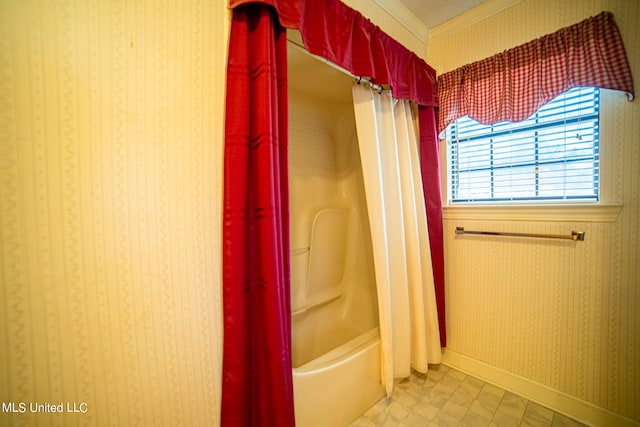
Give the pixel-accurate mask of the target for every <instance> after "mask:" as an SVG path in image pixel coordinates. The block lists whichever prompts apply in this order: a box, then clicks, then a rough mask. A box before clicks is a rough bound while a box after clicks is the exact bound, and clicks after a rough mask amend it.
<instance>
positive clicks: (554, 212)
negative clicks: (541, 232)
mask: <svg viewBox="0 0 640 427" xmlns="http://www.w3.org/2000/svg"><path fill="white" fill-rule="evenodd" d="M621 210H622V204H621V203H606V204H573V205H501V206H489V205H456V206H444V207H443V208H442V216H443V218H444V219H451V220H461V219H465V220H484V221H553V222H616V221H617V219H618V216H619V215H620V211H621Z"/></svg>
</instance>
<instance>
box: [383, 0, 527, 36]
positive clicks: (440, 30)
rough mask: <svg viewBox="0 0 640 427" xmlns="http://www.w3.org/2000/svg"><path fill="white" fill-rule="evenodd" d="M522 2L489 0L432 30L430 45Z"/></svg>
mask: <svg viewBox="0 0 640 427" xmlns="http://www.w3.org/2000/svg"><path fill="white" fill-rule="evenodd" d="M521 1H522V0H487V1H486V2H484V3H481V4H479V5H478V6H476V7H474V8H473V9H471V10H469V11H467V12H465V13H463V14H462V15H459V16H456V17H455V18H452V19H450V20H449V21H447V22H445V23H444V24H441V25H438V26H437V27H434V28H432V29H431V30H430V31H429V34H428V39H429V43H433V42H434V41H438V40H440V39H442V38H445V37H447V36H449V35H451V34H454V33H457V32H458V31H461V30H464V29H465V28H467V27H470V26H472V25H474V24H477V23H478V22H480V21H482V20H484V19H487V18H489V17H490V16H493V15H495V14H497V13H499V12H502V11H503V10H505V9H508V8H510V7H512V6H514V5H516V4H518V3H520V2H521ZM376 2H377V0H376Z"/></svg>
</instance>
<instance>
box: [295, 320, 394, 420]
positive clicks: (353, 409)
mask: <svg viewBox="0 0 640 427" xmlns="http://www.w3.org/2000/svg"><path fill="white" fill-rule="evenodd" d="M293 392H294V403H295V412H296V425H298V426H300V427H341V426H347V425H349V424H350V423H351V422H353V421H354V420H355V419H356V418H358V417H359V416H360V415H362V414H363V413H364V412H366V411H367V409H369V408H370V407H371V406H373V405H374V404H375V403H376V402H377V401H378V400H380V399H381V398H382V397H383V395H384V390H383V388H382V386H381V383H380V335H379V333H378V328H375V329H371V330H369V331H368V332H366V333H364V334H362V335H360V336H358V337H356V338H354V339H352V340H351V341H348V342H347V343H345V344H343V345H341V346H340V347H338V348H336V349H334V350H332V351H330V352H328V353H325V354H323V355H322V356H320V357H318V358H317V359H314V360H312V361H310V362H308V363H306V364H304V365H302V366H300V367H298V368H295V369H294V370H293Z"/></svg>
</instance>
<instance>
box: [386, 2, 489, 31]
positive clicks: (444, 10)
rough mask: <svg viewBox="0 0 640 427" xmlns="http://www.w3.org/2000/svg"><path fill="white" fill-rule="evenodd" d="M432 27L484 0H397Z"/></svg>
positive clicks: (428, 26)
mask: <svg viewBox="0 0 640 427" xmlns="http://www.w3.org/2000/svg"><path fill="white" fill-rule="evenodd" d="M398 2H399V3H401V4H402V5H404V6H405V7H406V8H407V9H408V10H409V11H410V12H411V13H413V14H414V15H415V16H416V17H417V18H418V19H419V20H420V21H422V22H423V23H424V25H426V26H427V28H429V29H432V28H434V27H437V26H438V25H440V24H443V23H445V22H447V21H448V20H450V19H452V18H455V17H456V16H458V15H461V14H462V13H464V12H466V11H467V10H469V9H472V8H474V7H476V6H478V5H479V4H481V3H484V2H485V0H398Z"/></svg>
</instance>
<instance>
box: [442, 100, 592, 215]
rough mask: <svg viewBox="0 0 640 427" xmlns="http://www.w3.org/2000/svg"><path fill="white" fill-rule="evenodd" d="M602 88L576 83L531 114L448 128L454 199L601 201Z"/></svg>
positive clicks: (464, 121) (463, 121) (451, 196)
mask: <svg viewBox="0 0 640 427" xmlns="http://www.w3.org/2000/svg"><path fill="white" fill-rule="evenodd" d="M599 99H600V92H599V89H597V88H575V89H571V90H569V91H567V92H565V93H563V94H561V95H559V96H558V97H557V98H555V99H554V100H553V101H551V102H549V103H548V104H546V105H545V106H543V107H542V108H541V109H539V110H538V111H537V112H536V113H535V114H533V115H532V116H531V117H529V118H528V119H526V120H524V121H521V122H517V123H510V122H503V123H498V124H495V125H482V124H479V123H478V122H475V121H473V120H471V119H469V118H468V117H463V118H460V119H458V120H456V121H454V122H453V123H451V125H449V126H448V127H447V151H448V176H449V201H450V202H451V203H459V202H483V203H484V202H511V201H574V200H578V199H581V200H592V201H597V200H598V196H599V166H600V161H599V124H598V121H599V108H600V103H599Z"/></svg>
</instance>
